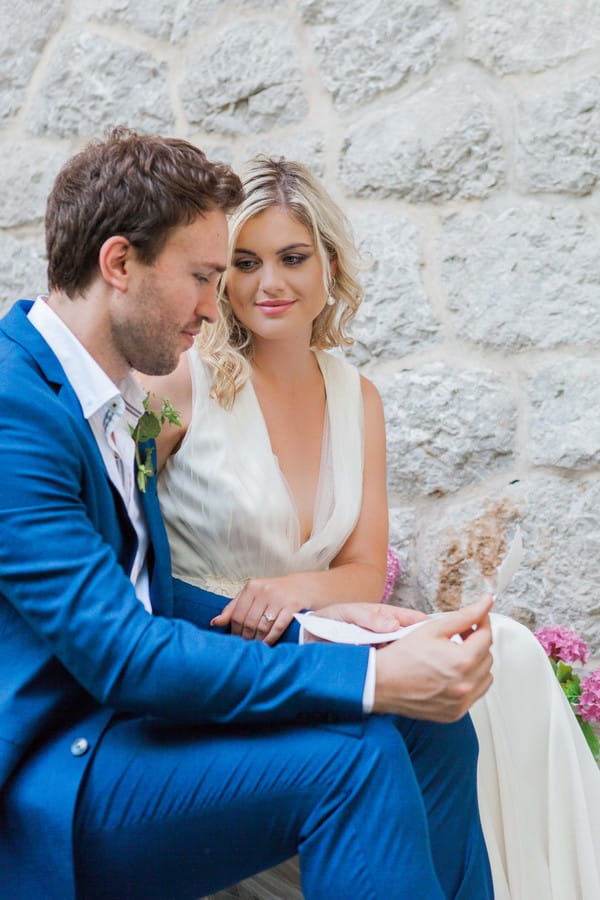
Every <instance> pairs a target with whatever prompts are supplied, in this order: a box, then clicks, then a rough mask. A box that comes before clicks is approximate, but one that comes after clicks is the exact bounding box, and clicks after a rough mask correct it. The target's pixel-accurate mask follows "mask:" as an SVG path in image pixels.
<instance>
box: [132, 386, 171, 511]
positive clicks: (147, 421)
mask: <svg viewBox="0 0 600 900" xmlns="http://www.w3.org/2000/svg"><path fill="white" fill-rule="evenodd" d="M152 396H156V395H155V394H150V393H147V394H146V396H145V397H144V412H143V413H142V415H141V416H140V418H139V420H138V423H137V425H136V426H135V428H131V429H130V430H131V437H132V438H133V440H134V442H135V464H136V466H137V486H138V488H139V489H140V491H142V493H145V491H146V484H147V482H148V479H149V478H152V476H153V475H154V466H153V465H152V453H151V451H150V450H149V449H146V451H145V453H144V458H143V459H142V451H141V449H140V444H143V443H144V442H145V441H149V440H152V439H154V438H157V437H158V435H159V434H160V429H161V428H162V426H163V425H164V424H165V422H170V423H171V425H176V426H177V427H178V428H181V421H180V419H179V413H178V411H177V410H176V409H174V408H173V406H172V405H171V402H170V401H169V400H166V399H165V398H164V397H159V398H158V399H159V400H160V401H161V403H162V406H161V408H160V411H158V412H155V411H154V410H153V409H150V408H149V406H150V398H151V397H152Z"/></svg>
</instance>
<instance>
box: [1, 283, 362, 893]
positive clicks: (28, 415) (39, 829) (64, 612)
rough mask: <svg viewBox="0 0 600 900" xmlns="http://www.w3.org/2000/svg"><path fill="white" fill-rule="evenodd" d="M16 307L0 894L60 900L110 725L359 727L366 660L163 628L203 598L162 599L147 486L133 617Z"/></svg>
mask: <svg viewBox="0 0 600 900" xmlns="http://www.w3.org/2000/svg"><path fill="white" fill-rule="evenodd" d="M29 307H30V303H29V302H28V301H20V302H19V303H17V304H15V306H14V307H13V309H12V310H11V311H10V312H9V313H8V315H7V316H5V317H4V319H2V320H0V647H1V652H0V872H1V873H2V875H1V883H2V888H1V890H2V894H3V896H6V897H10V898H26V897H27V898H29V897H32V896H39V897H44V898H45V900H49V898H54V897H56V898H57V900H67V898H69V897H71V896H74V888H73V875H72V823H73V815H74V809H75V804H76V800H77V792H78V788H79V785H80V783H81V780H82V778H83V776H84V774H85V769H86V766H87V764H88V763H89V760H90V759H91V757H92V755H93V752H94V747H95V746H97V743H98V741H99V740H101V736H102V733H103V731H104V730H105V729H106V728H107V727H110V720H111V718H112V716H113V715H114V714H115V713H119V712H126V713H130V714H134V715H139V716H144V715H149V716H159V717H163V718H165V719H168V720H170V721H173V722H177V723H181V724H182V725H186V724H189V725H194V724H198V723H201V722H206V721H212V722H222V723H228V722H231V723H234V722H252V721H255V722H265V721H272V722H276V721H278V722H281V721H288V722H289V721H292V722H294V721H307V720H310V719H311V718H313V717H315V718H316V719H317V720H319V719H320V720H322V719H323V718H325V719H330V718H334V717H335V718H336V719H349V720H357V719H360V718H361V716H362V705H361V700H362V690H363V683H364V675H365V670H366V664H367V651H366V650H365V649H364V648H354V647H342V646H323V645H320V646H319V645H309V646H306V647H297V646H294V645H292V644H280V645H279V646H278V647H276V648H267V647H265V646H264V645H263V644H261V643H260V642H258V641H253V642H245V641H242V640H241V639H239V638H235V637H231V636H224V635H219V634H213V633H209V632H207V631H204V630H201V629H200V628H199V627H197V625H195V624H192V623H190V622H188V621H184V620H183V619H182V618H177V616H184V617H186V618H196V616H195V614H194V610H195V608H196V607H195V604H198V607H197V608H200V607H201V606H202V604H203V602H204V600H206V601H207V602H208V603H209V605H210V599H211V598H210V596H209V595H204V596H202V592H194V591H184V592H183V593H182V594H181V595H178V597H177V598H174V596H173V590H172V581H171V577H170V561H169V555H168V548H167V543H166V536H165V533H164V529H163V527H162V523H161V521H160V514H159V512H158V507H157V501H156V494H155V485H153V484H152V483H151V485H150V488H149V491H148V493H147V496H146V499H145V503H146V510H147V518H148V525H149V530H150V536H151V543H152V550H151V552H152V565H151V597H152V604H153V609H154V611H155V613H158V615H156V614H155V615H153V616H152V615H149V614H148V613H147V612H146V611H145V610H144V608H143V606H142V605H141V603H139V601H138V600H137V599H136V597H135V594H134V591H133V587H132V585H131V582H130V581H129V578H128V575H127V572H128V570H129V566H130V564H131V561H132V558H133V555H134V553H135V540H136V539H135V534H134V532H133V529H132V527H131V525H130V523H129V520H128V517H127V515H126V512H125V509H124V508H123V505H122V502H121V500H120V498H119V496H118V494H117V493H116V492H115V490H114V489H113V487H112V485H111V483H110V481H109V479H108V476H107V473H106V470H105V468H104V465H103V462H102V458H101V456H100V453H99V451H98V448H97V445H96V443H95V440H94V438H93V435H92V433H91V431H90V429H89V426H88V424H87V422H86V421H85V420H84V418H83V416H82V413H81V409H80V406H79V403H78V401H77V398H76V396H75V394H74V392H73V390H72V388H71V386H70V384H69V383H68V381H67V380H66V377H65V374H64V372H63V369H62V367H61V366H60V364H59V362H58V360H57V359H56V357H55V356H54V354H53V353H52V351H51V350H50V348H49V347H48V345H47V344H46V343H45V341H44V340H43V338H42V337H41V336H40V334H39V333H38V332H37V331H36V329H35V328H33V326H31V325H30V323H29V321H28V319H27V311H28V310H29ZM174 604H175V605H174ZM201 619H202V616H201V615H200V616H198V620H201ZM80 738H83V739H85V742H86V743H84V744H82V743H79V744H75V745H73V742H74V741H76V740H77V739H80ZM86 747H87V748H88V749H87V750H86V752H84V753H83V754H80V755H77V754H78V753H79V752H80V750H81V749H82V748H86Z"/></svg>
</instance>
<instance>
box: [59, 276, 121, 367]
mask: <svg viewBox="0 0 600 900" xmlns="http://www.w3.org/2000/svg"><path fill="white" fill-rule="evenodd" d="M47 302H48V306H49V307H50V309H51V310H52V311H53V312H54V313H55V314H56V315H57V316H58V317H59V318H60V319H62V321H63V322H64V324H65V325H66V326H67V328H68V329H69V330H70V331H72V332H73V334H74V335H75V337H76V338H77V340H78V341H80V343H82V344H83V346H84V347H85V349H86V350H87V351H88V353H89V354H90V356H92V357H93V358H94V359H95V360H96V362H97V363H98V365H99V366H100V367H101V368H102V369H104V371H105V372H106V374H107V375H108V377H109V378H110V379H111V380H112V381H113V382H114V383H115V384H117V383H118V382H119V381H121V380H122V379H123V378H125V376H126V375H127V374H128V373H129V372H130V366H129V365H128V363H127V361H126V360H125V359H123V357H122V356H121V355H120V354H119V353H118V352H117V350H116V348H115V347H114V342H113V337H112V332H111V328H110V307H109V297H108V296H106V295H105V292H104V293H101V292H99V291H98V290H95V289H94V288H93V287H92V288H90V289H89V291H86V292H85V295H83V294H78V295H77V296H75V297H74V298H71V297H69V296H67V294H65V293H64V291H51V292H50V294H49V295H48V300H47Z"/></svg>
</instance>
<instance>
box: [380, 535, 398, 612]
mask: <svg viewBox="0 0 600 900" xmlns="http://www.w3.org/2000/svg"><path fill="white" fill-rule="evenodd" d="M400 572H401V567H400V560H399V559H398V556H397V555H396V553H395V552H394V551H393V550H392V548H391V547H388V551H387V574H386V577H385V588H384V590H383V597H382V598H381V602H382V603H385V602H386V600H389V599H390V597H391V596H392V594H393V592H394V588H395V587H396V582H397V581H398V579H399V578H400Z"/></svg>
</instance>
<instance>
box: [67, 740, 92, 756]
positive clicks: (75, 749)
mask: <svg viewBox="0 0 600 900" xmlns="http://www.w3.org/2000/svg"><path fill="white" fill-rule="evenodd" d="M89 749H90V745H89V744H88V742H87V741H86V739H85V738H77V740H75V741H73V743H72V744H71V753H72V754H73V756H84V755H85V754H86V753H87V752H88V750H89Z"/></svg>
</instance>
